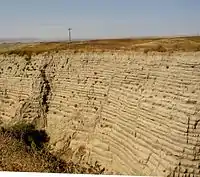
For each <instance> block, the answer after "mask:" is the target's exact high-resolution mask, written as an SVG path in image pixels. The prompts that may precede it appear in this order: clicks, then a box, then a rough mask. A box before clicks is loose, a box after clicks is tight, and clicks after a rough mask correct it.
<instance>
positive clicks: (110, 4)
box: [0, 0, 200, 39]
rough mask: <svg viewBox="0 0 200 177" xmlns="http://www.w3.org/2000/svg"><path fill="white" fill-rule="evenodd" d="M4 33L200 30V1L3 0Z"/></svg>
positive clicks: (135, 33)
mask: <svg viewBox="0 0 200 177" xmlns="http://www.w3.org/2000/svg"><path fill="white" fill-rule="evenodd" d="M0 2H1V5H0V22H1V25H0V26H1V27H0V38H29V37H31V38H44V39H51V38H52V39H53V38H54V39H62V38H63V39H64V38H67V37H68V31H67V29H68V28H69V27H71V28H72V29H73V31H72V36H73V38H108V37H110V38H115V37H134V36H151V35H153V36H156V35H185V34H186V35H187V34H190V35H192V34H197V33H199V32H200V0H0Z"/></svg>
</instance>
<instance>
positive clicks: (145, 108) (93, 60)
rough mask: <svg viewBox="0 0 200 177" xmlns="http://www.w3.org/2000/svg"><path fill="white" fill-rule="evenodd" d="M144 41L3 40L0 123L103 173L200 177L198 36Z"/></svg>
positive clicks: (199, 63)
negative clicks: (38, 134)
mask: <svg viewBox="0 0 200 177" xmlns="http://www.w3.org/2000/svg"><path fill="white" fill-rule="evenodd" d="M145 40H146V41H145ZM145 40H139V39H138V41H137V42H136V40H124V41H123V40H119V41H117V40H104V41H90V42H87V44H85V43H84V44H77V43H72V44H64V43H62V44H61V43H45V44H28V45H26V46H21V47H19V48H17V49H16V48H15V45H13V48H12V49H11V48H9V49H8V48H6V47H4V49H2V50H1V53H2V55H0V121H1V122H2V124H8V123H13V122H16V121H17V120H21V119H24V120H27V121H28V122H32V121H33V122H35V123H36V124H37V126H38V128H45V129H46V130H47V132H48V134H49V135H50V137H51V140H50V141H51V142H50V144H51V145H52V148H53V150H54V151H55V152H58V151H59V152H60V151H62V158H63V159H64V160H66V161H68V160H73V161H74V162H78V163H86V162H89V163H91V164H94V163H95V162H96V161H98V162H99V163H100V164H101V165H102V166H103V167H105V168H106V173H107V174H111V173H112V174H128V175H162V176H178V175H180V176H184V175H187V176H189V175H191V176H200V148H199V147H200V124H199V122H200V52H199V50H200V48H199V46H200V45H199V44H200V38H198V37H194V38H187V39H186V38H178V39H157V40H155V39H154V40H153V39H151V40H150V39H145ZM139 41H140V42H139ZM2 48H3V47H2Z"/></svg>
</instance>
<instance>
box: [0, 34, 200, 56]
mask: <svg viewBox="0 0 200 177" xmlns="http://www.w3.org/2000/svg"><path fill="white" fill-rule="evenodd" d="M4 46H5V44H4ZM60 50H70V51H74V52H80V51H81V52H82V51H94V52H96V51H101V52H103V51H110V50H123V51H124V50H133V51H138V50H139V51H144V52H145V53H147V52H149V51H156V52H168V51H170V52H171V51H200V36H190V37H176V38H136V39H103V40H90V41H85V42H74V43H70V44H69V43H67V42H41V43H34V44H27V45H24V44H23V45H21V47H19V45H18V47H14V46H13V49H11V47H10V48H9V49H8V50H5V47H4V50H1V49H0V54H8V55H10V54H16V55H19V56H25V55H28V56H31V55H37V54H40V53H44V52H52V51H53V52H58V51H60Z"/></svg>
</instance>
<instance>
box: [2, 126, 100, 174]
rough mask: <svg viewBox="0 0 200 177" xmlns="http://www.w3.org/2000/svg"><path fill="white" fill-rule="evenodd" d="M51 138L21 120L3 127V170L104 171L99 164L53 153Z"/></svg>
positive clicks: (93, 172)
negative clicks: (68, 158) (70, 160)
mask: <svg viewBox="0 0 200 177" xmlns="http://www.w3.org/2000/svg"><path fill="white" fill-rule="evenodd" d="M48 141H49V137H48V135H47V134H46V132H45V131H43V130H36V129H35V127H34V126H33V125H32V124H25V123H18V124H16V125H14V126H12V127H6V128H5V127H1V130H0V154H1V158H0V171H23V172H51V173H80V174H83V173H92V174H102V173H103V172H104V168H101V167H100V165H98V163H96V164H95V165H94V166H92V165H89V164H88V165H87V166H83V165H80V164H75V163H73V162H65V161H64V160H62V159H60V158H58V157H57V156H55V155H53V154H51V153H50V149H49V147H48Z"/></svg>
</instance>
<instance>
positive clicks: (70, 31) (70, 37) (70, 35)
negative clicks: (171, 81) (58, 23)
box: [68, 28, 72, 42]
mask: <svg viewBox="0 0 200 177" xmlns="http://www.w3.org/2000/svg"><path fill="white" fill-rule="evenodd" d="M71 30H72V29H71V28H69V29H68V31H69V42H71V40H72V39H71Z"/></svg>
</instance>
